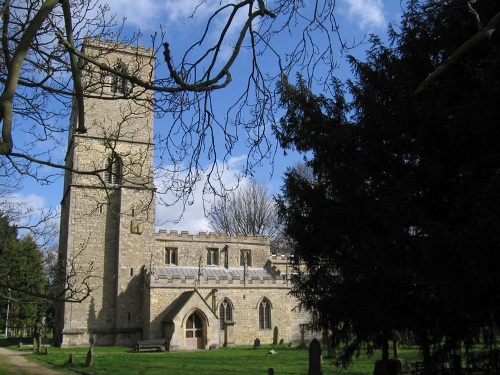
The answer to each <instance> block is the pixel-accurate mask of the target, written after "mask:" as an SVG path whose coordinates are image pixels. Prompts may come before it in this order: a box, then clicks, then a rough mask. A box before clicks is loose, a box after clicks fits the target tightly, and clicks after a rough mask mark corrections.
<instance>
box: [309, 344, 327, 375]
mask: <svg viewBox="0 0 500 375" xmlns="http://www.w3.org/2000/svg"><path fill="white" fill-rule="evenodd" d="M321 362H322V358H321V344H320V342H319V341H318V340H317V339H313V340H312V341H311V345H310V346H309V371H308V373H307V374H308V375H322V374H323V369H322V367H321Z"/></svg>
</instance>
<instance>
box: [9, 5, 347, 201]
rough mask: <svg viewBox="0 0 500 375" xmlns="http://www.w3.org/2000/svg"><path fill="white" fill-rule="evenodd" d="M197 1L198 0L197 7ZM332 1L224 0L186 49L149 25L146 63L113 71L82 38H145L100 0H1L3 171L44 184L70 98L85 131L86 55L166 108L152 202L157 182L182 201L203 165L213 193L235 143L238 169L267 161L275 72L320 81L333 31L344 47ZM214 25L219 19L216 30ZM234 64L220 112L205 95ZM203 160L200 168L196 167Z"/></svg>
mask: <svg viewBox="0 0 500 375" xmlns="http://www.w3.org/2000/svg"><path fill="white" fill-rule="evenodd" d="M206 3H208V1H205V0H203V1H201V2H200V4H199V7H202V6H204V5H205V4H206ZM334 6H335V1H334V0H328V1H316V2H303V1H299V0H276V1H272V2H268V3H265V2H264V1H262V0H239V1H228V2H224V3H223V4H221V5H220V6H219V8H218V9H217V10H216V11H214V12H213V14H212V15H211V16H210V17H209V18H208V19H207V21H206V27H205V28H204V29H203V30H201V33H200V35H199V38H198V39H196V40H193V42H192V44H191V45H190V46H189V47H188V48H186V49H185V50H184V51H178V50H171V48H172V47H171V46H170V45H169V43H168V41H166V40H165V34H164V33H163V32H158V33H157V34H155V35H153V36H151V39H150V42H149V46H150V47H151V48H152V49H153V50H154V51H155V59H156V62H155V74H154V75H151V76H150V77H147V78H146V79H144V78H139V77H138V76H137V75H136V74H135V72H134V71H133V70H132V71H128V72H125V71H121V70H119V69H116V67H114V66H109V65H107V64H106V63H104V62H103V61H102V60H99V59H96V58H94V57H93V56H89V55H86V54H84V53H82V52H81V46H82V44H83V42H84V37H88V38H96V37H100V38H101V40H107V41H109V42H111V43H117V45H118V43H124V44H131V45H137V44H138V43H139V41H140V40H141V38H142V37H143V36H142V35H141V34H135V35H133V36H129V37H126V36H125V35H124V34H123V33H122V31H123V24H121V23H119V22H117V20H116V19H115V18H114V17H113V16H112V15H111V13H110V10H109V8H108V7H107V6H101V5H100V3H99V2H97V1H70V0H61V1H59V0H45V1H41V0H26V1H23V2H11V1H10V0H6V1H4V2H2V3H1V10H0V11H1V15H2V34H1V50H0V51H1V52H0V53H1V56H0V65H1V69H0V83H1V84H2V87H1V96H0V120H1V121H2V139H1V140H0V155H2V160H3V161H2V162H3V163H4V166H5V168H7V169H8V170H9V173H11V174H12V173H16V174H18V175H21V176H26V175H28V176H31V177H33V178H35V179H36V180H38V181H40V182H42V183H51V182H52V181H54V179H55V178H57V176H58V175H59V174H60V173H61V172H62V171H63V170H64V169H67V168H71V167H70V166H66V165H65V163H64V160H63V158H64V152H63V150H64V147H65V143H66V139H67V132H68V126H67V119H68V117H69V108H71V106H72V104H73V103H76V105H77V106H78V112H77V113H78V115H79V116H80V117H79V119H78V128H77V129H76V131H77V132H82V133H83V132H85V131H86V124H85V117H84V114H85V108H84V104H85V101H84V100H83V99H84V98H87V97H96V96H97V97H98V96H99V94H98V93H96V92H95V91H92V90H88V87H85V85H84V83H82V80H81V76H80V73H81V71H80V68H81V63H82V62H85V64H90V65H93V66H94V67H95V68H96V69H98V70H100V71H102V72H106V73H109V74H113V75H117V76H119V77H121V78H123V79H125V80H127V82H128V83H129V84H130V85H129V86H130V87H135V88H138V87H139V88H143V89H144V90H151V91H153V92H154V93H155V97H154V101H153V100H151V102H150V103H149V104H150V105H151V106H153V108H154V110H155V114H156V116H158V117H163V116H168V117H169V118H170V123H169V124H168V128H166V129H158V133H157V135H156V139H155V144H156V148H157V149H156V155H157V156H158V157H159V158H160V159H161V161H162V163H161V164H162V165H160V166H158V169H157V172H156V177H157V178H158V179H160V178H162V177H163V183H162V184H160V185H159V187H160V188H159V189H158V194H159V197H160V201H161V202H163V203H166V204H172V203H173V202H172V201H167V200H166V198H164V197H162V196H161V193H166V192H168V193H170V194H171V195H170V197H174V199H173V200H174V201H176V200H179V199H180V200H183V201H184V202H187V201H189V199H190V198H191V197H192V192H193V188H194V185H195V184H196V183H197V182H199V181H200V179H201V175H202V174H203V175H207V176H208V179H206V181H207V182H206V184H205V186H204V190H205V191H206V192H221V191H223V190H224V186H223V184H222V183H221V182H220V181H221V179H220V174H221V173H222V171H223V168H221V167H220V163H219V162H220V161H222V162H224V161H225V160H227V158H228V157H229V156H230V155H231V153H232V151H233V149H234V147H235V145H236V144H237V143H238V142H245V144H246V145H247V147H248V160H247V164H246V166H245V167H244V169H243V170H242V171H241V172H242V174H243V175H245V174H247V173H248V172H251V171H252V169H253V168H254V167H255V166H256V165H258V164H260V163H261V161H262V160H263V159H265V158H270V159H271V160H272V157H273V155H274V153H275V151H276V148H275V147H276V146H275V143H274V142H273V139H272V137H270V135H271V130H270V124H271V123H273V122H274V120H275V119H274V115H275V108H276V106H277V102H276V100H275V92H274V90H275V82H276V81H277V80H279V79H281V77H282V76H283V75H293V74H295V73H301V74H303V75H304V76H306V77H309V79H310V80H311V81H312V80H314V79H315V80H317V82H316V83H319V84H326V83H328V81H329V79H330V78H331V75H332V74H333V71H334V69H333V68H334V66H335V61H334V56H333V45H334V40H337V41H338V44H339V46H340V48H343V47H346V45H345V44H344V43H343V41H342V40H341V39H340V38H339V36H338V34H337V30H338V28H337V25H336V20H335V17H334V12H333V10H334ZM199 7H197V8H196V9H193V13H196V11H197V10H198V9H199ZM241 20H243V21H241ZM221 24H222V25H223V26H222V28H221V27H220V25H221ZM296 28H297V30H298V31H295V30H296ZM214 30H220V32H219V33H218V37H217V38H215V40H214V39H213V38H212V35H213V31H214ZM235 30H236V32H235ZM295 33H296V35H298V36H299V38H298V39H295V40H296V44H293V45H292V44H291V43H289V35H290V34H295ZM319 35H321V38H319V37H318V36H319ZM283 38H286V39H287V43H286V44H285V43H282V40H283ZM285 45H286V46H287V47H288V49H287V50H285V49H283V48H284V46H285ZM224 51H229V53H225V52H224ZM243 54H244V55H245V56H243V57H242V56H241V55H243ZM264 60H265V61H266V62H268V63H269V62H271V64H269V65H270V66H272V67H274V70H273V71H267V70H264V69H263V65H262V62H263V61H264ZM79 61H80V63H79ZM236 62H237V63H236ZM79 64H80V65H79ZM236 66H237V68H238V71H239V72H241V71H243V72H244V73H238V75H240V76H239V77H236V78H237V79H238V81H239V82H240V83H239V84H238V86H237V87H239V88H240V89H239V93H237V95H234V94H233V95H234V96H233V98H234V100H233V101H227V100H225V101H226V102H227V107H226V113H225V115H224V114H222V115H221V114H219V113H216V111H215V109H214V104H213V103H214V101H216V100H217V101H219V102H220V97H218V96H217V94H216V93H217V91H219V90H220V89H222V88H224V87H227V86H228V85H230V84H231V83H232V82H233V81H234V80H235V73H234V71H235V70H236ZM318 70H321V79H318V77H319V76H320V74H318V75H316V76H315V72H316V71H318ZM165 72H166V74H165ZM241 82H243V84H241ZM233 85H234V84H233ZM134 92H137V90H135V91H134V90H130V91H128V92H127V91H125V92H123V93H122V94H123V95H115V96H114V97H113V99H123V98H127V99H129V98H132V99H133V98H134ZM108 100H109V99H108ZM216 139H223V140H224V144H218V145H216ZM210 161H211V164H210ZM207 162H209V163H208V164H209V165H210V166H209V167H208V168H206V167H204V166H205V165H207ZM166 165H168V167H167V166H166ZM47 167H50V168H47ZM204 168H206V169H204ZM75 172H78V173H83V174H91V173H93V174H98V173H101V172H102V171H100V170H97V169H94V170H82V171H75Z"/></svg>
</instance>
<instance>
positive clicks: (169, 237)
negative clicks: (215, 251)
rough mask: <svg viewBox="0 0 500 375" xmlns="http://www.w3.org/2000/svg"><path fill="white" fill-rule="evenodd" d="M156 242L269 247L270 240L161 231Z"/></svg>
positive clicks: (257, 236) (204, 233)
mask: <svg viewBox="0 0 500 375" xmlns="http://www.w3.org/2000/svg"><path fill="white" fill-rule="evenodd" d="M155 239H156V240H164V241H189V242H207V241H209V242H224V243H226V242H228V243H242V244H262V245H268V244H269V239H268V238H267V237H266V236H263V235H256V236H246V235H244V234H237V235H236V236H230V235H227V234H218V233H215V232H208V233H207V232H199V233H198V234H190V233H189V232H188V231H181V232H180V233H179V232H178V231H176V230H171V231H170V232H167V231H166V230H164V229H160V230H159V232H157V233H156V234H155Z"/></svg>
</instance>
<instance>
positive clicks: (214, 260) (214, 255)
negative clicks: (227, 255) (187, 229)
mask: <svg viewBox="0 0 500 375" xmlns="http://www.w3.org/2000/svg"><path fill="white" fill-rule="evenodd" d="M218 264H219V249H207V266H217V265H218Z"/></svg>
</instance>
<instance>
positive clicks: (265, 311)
mask: <svg viewBox="0 0 500 375" xmlns="http://www.w3.org/2000/svg"><path fill="white" fill-rule="evenodd" d="M259 329H271V303H270V302H269V300H268V299H267V298H264V299H263V300H262V301H261V302H260V303H259Z"/></svg>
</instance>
